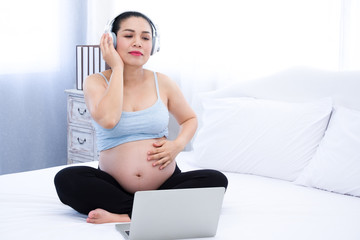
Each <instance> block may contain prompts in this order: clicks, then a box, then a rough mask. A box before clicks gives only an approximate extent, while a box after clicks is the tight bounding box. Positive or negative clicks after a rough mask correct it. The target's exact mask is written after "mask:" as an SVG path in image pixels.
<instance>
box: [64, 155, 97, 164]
mask: <svg viewBox="0 0 360 240" xmlns="http://www.w3.org/2000/svg"><path fill="white" fill-rule="evenodd" d="M91 161H94V158H92V157H86V156H83V155H72V154H69V155H68V164H72V163H84V162H91Z"/></svg>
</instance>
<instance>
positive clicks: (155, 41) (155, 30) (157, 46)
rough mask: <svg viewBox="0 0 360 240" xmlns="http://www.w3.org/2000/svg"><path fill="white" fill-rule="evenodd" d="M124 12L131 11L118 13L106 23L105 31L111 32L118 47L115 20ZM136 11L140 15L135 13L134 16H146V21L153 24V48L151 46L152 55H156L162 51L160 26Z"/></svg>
mask: <svg viewBox="0 0 360 240" xmlns="http://www.w3.org/2000/svg"><path fill="white" fill-rule="evenodd" d="M124 13H131V12H123V13H120V14H119V15H117V16H116V17H115V18H113V19H112V20H109V21H108V23H107V24H106V25H105V32H106V33H109V34H110V36H111V37H112V39H113V44H114V47H115V48H116V34H115V32H113V27H114V22H115V20H116V18H118V17H119V16H121V15H122V14H124ZM134 13H136V14H138V15H134V16H136V17H137V16H138V17H142V18H144V19H145V20H146V21H148V23H149V24H150V26H151V29H152V48H151V53H150V55H154V54H155V53H156V52H159V51H160V34H159V32H158V27H157V26H155V24H154V23H153V22H152V21H151V20H150V19H149V18H148V17H146V16H145V15H144V14H142V13H138V12H134ZM130 16H131V15H130Z"/></svg>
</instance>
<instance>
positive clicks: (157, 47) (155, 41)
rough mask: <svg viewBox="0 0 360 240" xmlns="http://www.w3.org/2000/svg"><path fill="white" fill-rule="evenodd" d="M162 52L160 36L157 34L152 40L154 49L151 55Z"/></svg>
mask: <svg viewBox="0 0 360 240" xmlns="http://www.w3.org/2000/svg"><path fill="white" fill-rule="evenodd" d="M159 51H160V35H159V33H158V32H157V34H156V36H155V37H153V39H152V49H151V55H154V54H155V53H156V52H159Z"/></svg>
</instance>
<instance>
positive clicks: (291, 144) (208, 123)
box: [194, 97, 332, 181]
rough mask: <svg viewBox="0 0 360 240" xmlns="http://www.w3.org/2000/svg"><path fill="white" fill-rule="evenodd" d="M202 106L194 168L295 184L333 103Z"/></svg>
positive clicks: (210, 102) (207, 102)
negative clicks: (254, 175)
mask: <svg viewBox="0 0 360 240" xmlns="http://www.w3.org/2000/svg"><path fill="white" fill-rule="evenodd" d="M203 107H204V112H203V116H202V121H203V125H202V127H201V128H200V129H199V132H198V135H197V137H196V138H195V141H194V153H195V157H196V159H195V160H194V161H195V164H197V165H199V166H201V167H205V168H213V169H218V170H221V171H230V172H239V173H249V174H256V175H262V176H267V177H272V178H278V179H284V180H289V181H293V180H295V179H296V177H297V176H298V175H299V173H300V172H301V171H302V170H303V168H304V167H305V166H306V165H307V164H308V161H309V160H310V159H311V158H312V156H313V154H314V153H315V150H316V148H317V147H318V144H319V142H320V140H321V138H322V137H323V135H324V132H325V129H326V126H327V124H328V121H329V116H330V113H331V110H332V101H331V99H330V98H326V99H321V100H318V101H315V102H305V103H290V102H281V101H273V100H264V99H254V98H246V97H245V98H219V99H212V98H204V99H203Z"/></svg>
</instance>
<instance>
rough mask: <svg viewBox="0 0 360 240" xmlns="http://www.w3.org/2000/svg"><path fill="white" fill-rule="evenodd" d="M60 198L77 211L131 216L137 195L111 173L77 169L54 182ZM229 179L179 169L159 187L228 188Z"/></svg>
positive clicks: (64, 172)
mask: <svg viewBox="0 0 360 240" xmlns="http://www.w3.org/2000/svg"><path fill="white" fill-rule="evenodd" d="M54 182H55V187H56V191H57V193H58V196H59V198H60V200H61V202H63V203H64V204H66V205H69V206H70V207H72V208H73V209H75V210H76V211H78V212H80V213H83V214H88V213H89V212H90V211H92V210H94V209H96V208H102V209H104V210H106V211H108V212H111V213H118V214H128V215H129V216H131V211H132V205H133V201H134V194H131V193H129V192H127V191H125V190H124V189H123V188H122V187H121V186H120V185H119V183H118V182H117V181H116V180H115V179H114V178H113V177H112V176H111V175H109V174H108V173H106V172H104V171H101V170H100V169H96V168H92V167H86V166H75V167H68V168H64V169H62V170H61V171H59V172H58V173H57V174H56V176H55V179H54ZM227 185H228V180H227V178H226V177H225V175H224V174H222V173H221V172H219V171H216V170H195V171H189V172H181V170H180V169H179V168H178V167H177V166H176V169H175V171H174V173H173V175H172V176H171V177H170V178H169V179H168V180H166V181H165V182H164V183H163V184H162V185H161V186H160V188H159V190H161V189H181V188H202V187H225V188H227Z"/></svg>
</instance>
